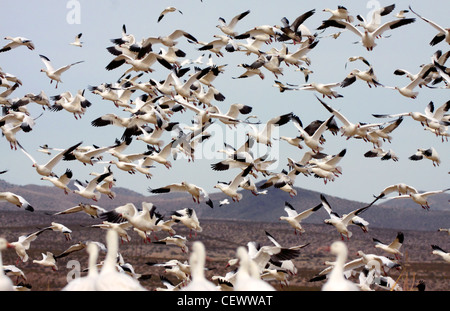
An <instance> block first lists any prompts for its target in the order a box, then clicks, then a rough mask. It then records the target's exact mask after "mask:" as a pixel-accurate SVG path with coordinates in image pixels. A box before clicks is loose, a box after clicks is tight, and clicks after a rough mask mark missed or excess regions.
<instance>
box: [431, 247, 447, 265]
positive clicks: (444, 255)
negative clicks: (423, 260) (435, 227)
mask: <svg viewBox="0 0 450 311" xmlns="http://www.w3.org/2000/svg"><path fill="white" fill-rule="evenodd" d="M431 248H432V249H433V251H432V252H431V253H432V254H433V255H438V256H441V257H442V259H444V260H445V261H446V262H450V253H448V252H446V251H444V250H443V249H442V248H440V247H439V246H437V245H431Z"/></svg>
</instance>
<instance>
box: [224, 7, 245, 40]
mask: <svg viewBox="0 0 450 311" xmlns="http://www.w3.org/2000/svg"><path fill="white" fill-rule="evenodd" d="M249 13H250V10H247V11H245V12H242V13H240V14H238V15H236V16H234V17H233V18H232V19H231V21H230V22H229V23H228V24H227V22H226V21H225V19H224V18H223V17H219V25H217V28H219V29H220V30H221V31H222V32H223V33H224V34H226V35H228V36H231V37H235V36H237V35H238V33H237V32H236V31H235V30H234V28H235V27H236V24H237V23H238V22H239V21H240V20H241V19H243V18H244V17H246V16H247V15H248V14H249Z"/></svg>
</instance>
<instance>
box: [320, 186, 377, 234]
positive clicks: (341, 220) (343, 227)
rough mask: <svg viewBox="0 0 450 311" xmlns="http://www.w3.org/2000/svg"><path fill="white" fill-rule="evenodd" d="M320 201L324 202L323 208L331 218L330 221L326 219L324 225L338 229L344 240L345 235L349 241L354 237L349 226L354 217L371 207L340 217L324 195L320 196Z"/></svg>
mask: <svg viewBox="0 0 450 311" xmlns="http://www.w3.org/2000/svg"><path fill="white" fill-rule="evenodd" d="M320 200H321V201H322V205H323V208H324V209H325V210H326V211H327V212H328V215H329V216H330V218H329V219H325V220H324V223H326V224H329V225H332V226H334V227H335V228H336V230H337V231H338V232H339V234H340V235H341V238H342V240H344V235H345V236H346V237H347V240H349V239H350V237H351V236H352V232H351V231H349V230H348V226H349V224H350V223H351V221H352V219H353V217H355V216H358V215H359V214H361V213H363V212H364V211H366V210H367V209H368V208H369V206H370V205H369V206H364V207H361V208H358V209H356V210H354V211H352V212H350V213H348V214H346V215H343V216H342V217H340V216H339V215H338V214H337V213H336V212H334V211H333V210H332V209H331V206H330V204H329V203H328V201H327V199H326V198H325V196H324V195H323V194H321V195H320Z"/></svg>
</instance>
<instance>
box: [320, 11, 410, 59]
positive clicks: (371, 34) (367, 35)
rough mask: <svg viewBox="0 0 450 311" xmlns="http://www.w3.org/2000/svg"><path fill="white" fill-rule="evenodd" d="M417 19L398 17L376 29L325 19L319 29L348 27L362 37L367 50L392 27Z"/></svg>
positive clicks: (370, 49) (371, 48)
mask: <svg viewBox="0 0 450 311" xmlns="http://www.w3.org/2000/svg"><path fill="white" fill-rule="evenodd" d="M414 21H415V18H403V19H397V20H393V21H390V22H386V23H384V24H382V25H380V26H379V27H377V28H376V29H375V30H372V31H370V30H367V29H364V31H361V30H359V29H358V28H356V27H355V26H354V25H352V24H351V23H349V22H346V21H342V20H326V21H323V23H322V25H321V26H319V27H318V28H317V29H318V30H322V29H326V28H328V27H336V28H340V29H347V30H349V31H351V32H353V33H354V34H355V35H357V36H358V37H360V38H361V42H362V44H363V46H364V47H365V48H366V49H367V51H372V50H373V48H374V47H375V46H376V45H377V44H376V42H375V40H376V39H377V38H378V37H380V36H381V35H382V34H383V33H384V32H386V31H387V30H390V29H396V28H398V27H401V26H404V25H407V24H410V23H413V22H414Z"/></svg>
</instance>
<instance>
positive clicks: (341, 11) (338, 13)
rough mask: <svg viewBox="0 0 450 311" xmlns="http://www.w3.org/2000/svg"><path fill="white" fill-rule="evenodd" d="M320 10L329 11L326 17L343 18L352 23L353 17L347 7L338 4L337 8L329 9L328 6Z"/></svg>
mask: <svg viewBox="0 0 450 311" xmlns="http://www.w3.org/2000/svg"><path fill="white" fill-rule="evenodd" d="M322 11H323V12H328V13H331V16H330V17H329V18H328V19H338V20H345V21H347V22H349V23H352V22H353V20H354V17H353V16H351V15H350V14H349V12H348V10H347V8H346V7H344V6H342V5H338V7H337V9H335V10H333V9H330V8H325V9H323V10H322Z"/></svg>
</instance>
